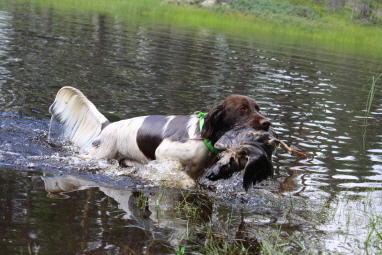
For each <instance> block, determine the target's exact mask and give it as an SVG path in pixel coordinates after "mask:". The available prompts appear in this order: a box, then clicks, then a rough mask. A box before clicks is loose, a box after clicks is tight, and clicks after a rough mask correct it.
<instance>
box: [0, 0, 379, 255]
mask: <svg viewBox="0 0 382 255" xmlns="http://www.w3.org/2000/svg"><path fill="white" fill-rule="evenodd" d="M0 10H1V11H0V60H1V65H0V122H1V123H0V189H1V193H0V200H1V208H0V215H1V217H0V226H1V229H2V231H1V234H0V237H1V238H0V250H1V253H2V254H14V253H23V252H28V251H29V250H31V251H34V252H39V253H40V254H49V253H50V254H52V253H54V254H59V253H61V254H74V253H84V254H90V253H91V254H94V253H95V252H99V253H106V254H108V253H110V254H141V253H148V254H164V253H170V254H171V253H176V252H177V251H178V250H179V247H182V246H184V247H186V248H187V249H191V248H190V247H194V246H193V245H191V244H189V243H187V242H185V241H184V240H185V239H187V238H186V237H185V233H187V229H188V228H189V227H190V224H191V225H192V224H194V225H195V226H197V225H198V224H201V222H211V224H212V225H213V227H212V228H213V232H214V233H223V234H222V235H224V238H226V239H227V240H235V239H240V240H245V242H244V244H245V246H246V247H251V248H250V249H251V250H252V251H253V252H255V251H256V250H257V248H258V245H259V243H261V239H260V238H259V231H260V232H261V231H263V232H269V231H270V230H277V229H280V227H281V230H282V231H281V232H280V235H281V237H283V238H287V237H298V238H299V240H300V239H301V240H303V241H304V245H305V246H304V247H301V246H299V245H292V244H289V246H288V247H289V248H288V249H289V250H288V252H291V253H299V252H307V251H321V252H325V251H330V252H343V253H352V252H354V251H358V252H359V253H362V251H363V250H364V249H365V247H364V246H363V245H364V244H363V242H362V241H359V240H363V239H362V238H365V237H366V236H367V235H368V234H369V232H367V231H368V230H367V229H366V230H364V231H360V230H359V229H361V228H362V227H365V226H366V225H367V224H369V223H368V222H361V223H359V222H357V224H355V225H354V226H353V225H351V226H349V225H347V223H346V222H347V218H346V215H352V216H354V217H355V218H357V217H358V218H362V217H363V216H364V214H365V212H369V211H373V213H374V215H376V217H379V215H381V211H382V208H381V207H380V203H379V202H378V201H379V200H380V192H381V188H382V182H381V180H382V149H381V144H382V142H381V141H382V139H381V138H382V132H381V128H380V126H381V122H382V117H381V114H382V102H381V89H380V87H378V89H377V92H376V96H375V99H374V102H373V107H372V112H371V115H370V117H369V118H368V122H367V126H366V128H365V110H364V109H365V107H366V106H365V105H366V101H367V96H368V92H369V89H370V86H371V80H370V79H371V76H372V75H373V74H375V72H378V71H379V72H381V65H380V58H379V57H378V56H381V55H382V54H381V52H382V50H381V52H379V51H378V49H376V54H375V55H374V56H366V55H360V54H358V53H356V52H354V53H352V52H349V51H346V52H345V51H341V50H338V49H336V50H334V49H328V48H320V47H311V46H309V43H308V42H296V43H293V44H290V43H286V42H284V41H283V40H274V39H275V38H278V37H274V38H271V37H270V38H264V37H258V36H256V34H254V35H250V36H249V35H243V36H242V37H237V36H232V35H229V34H224V33H221V32H220V33H217V32H214V31H211V30H208V29H206V28H201V27H193V28H184V27H179V26H177V25H175V24H161V23H160V22H158V23H156V24H153V23H146V22H144V21H142V20H140V21H137V20H130V19H127V18H121V17H114V16H111V15H105V14H100V13H95V12H84V11H79V10H75V9H71V10H57V9H54V8H48V7H42V6H39V5H37V4H33V3H24V4H17V3H4V2H1V5H0ZM279 39H280V38H279ZM285 41H290V40H285ZM67 85H70V86H73V87H76V88H78V89H80V90H81V91H83V92H84V94H85V95H87V96H88V98H89V99H90V100H91V101H92V102H94V104H95V105H96V106H97V107H98V109H99V110H100V111H101V112H102V113H103V114H104V115H105V116H106V117H107V118H109V119H110V120H112V121H115V120H120V119H124V118H129V117H134V116H140V115H147V114H190V113H193V112H195V111H208V110H209V109H210V108H211V107H213V106H214V105H216V104H217V103H219V102H220V101H222V100H223V99H224V98H225V97H227V96H228V95H230V94H244V95H248V96H250V97H252V98H254V99H255V100H256V101H257V102H258V103H259V105H260V107H261V110H262V113H263V115H265V116H267V117H268V118H269V119H270V120H271V121H272V125H273V127H274V129H275V130H276V131H277V133H278V134H279V136H280V137H281V138H282V139H283V140H285V141H287V142H288V144H289V145H291V146H292V147H293V148H294V149H297V150H301V151H304V152H305V153H306V154H308V155H309V157H308V158H307V159H301V158H298V157H295V156H293V155H290V154H288V153H287V152H284V151H283V150H282V149H279V150H277V151H276V153H275V155H274V157H273V164H274V166H275V177H274V178H273V179H272V180H269V181H266V182H263V183H261V184H260V185H258V186H256V187H254V188H252V189H250V191H249V193H248V194H244V193H243V189H242V187H241V183H240V176H236V177H235V178H233V179H232V180H228V181H221V182H218V183H217V184H211V183H208V185H207V186H208V187H209V188H203V187H200V189H199V190H193V191H182V190H176V189H171V188H164V187H163V186H161V185H157V184H155V183H150V182H146V181H143V180H139V179H136V178H131V177H129V176H124V175H115V174H110V172H113V173H115V172H118V171H119V169H118V166H116V165H115V164H112V163H110V162H103V161H84V160H81V159H80V158H78V157H76V156H75V153H74V152H72V151H70V150H68V149H67V148H62V147H55V146H54V145H53V144H51V143H50V142H49V141H47V139H46V136H47V131H48V124H49V118H50V116H49V112H48V108H49V105H50V104H51V103H52V102H53V100H54V96H55V94H56V92H57V91H58V90H59V89H60V88H61V87H63V86H67ZM73 155H74V156H73ZM111 170H113V171H111ZM108 173H109V174H108ZM201 182H202V183H203V182H204V180H201ZM45 188H47V190H49V191H52V190H54V191H55V192H51V193H49V192H47V191H46V190H45ZM371 188H372V190H373V191H370V189H371ZM360 197H361V198H364V197H369V198H370V197H371V198H372V201H373V203H372V205H370V208H369V207H368V208H358V206H359V204H358V203H357V201H359V198H360ZM185 201H186V202H187V203H186V204H187V206H188V207H190V208H195V210H196V211H197V213H196V214H197V216H198V217H196V218H197V219H196V220H194V221H190V215H189V214H188V213H187V212H189V211H188V210H186V209H185V207H186V206H185ZM344 201H347V202H346V203H345V202H344ZM349 201H350V202H349ZM344 203H345V204H351V205H352V206H350V209H346V208H347V207H346V206H345V204H344ZM338 208H340V209H338ZM352 208H353V209H352ZM333 210H334V212H333ZM194 216H195V215H194ZM346 226H347V228H348V229H347V231H343V229H344V228H346ZM203 233H204V232H203V231H202V230H200V235H202V234H203ZM344 233H346V234H344ZM200 238H201V239H203V238H202V237H200ZM217 238H218V235H216V236H215V239H217ZM263 239H264V238H263ZM357 240H358V241H357Z"/></svg>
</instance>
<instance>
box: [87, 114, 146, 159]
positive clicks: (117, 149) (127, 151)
mask: <svg viewBox="0 0 382 255" xmlns="http://www.w3.org/2000/svg"><path fill="white" fill-rule="evenodd" d="M145 118H147V116H143V117H136V118H132V119H127V120H121V121H117V122H114V123H111V124H110V125H108V126H107V127H106V128H105V129H104V130H103V131H102V133H101V134H100V135H99V136H98V137H97V138H96V139H95V141H97V140H100V142H101V143H100V146H98V147H94V146H92V148H90V150H89V155H90V156H91V157H95V158H106V159H113V158H114V159H118V160H120V159H123V158H126V159H132V160H135V161H138V162H140V163H144V164H145V163H148V162H149V159H148V158H147V157H146V156H145V155H144V154H143V153H142V152H141V151H140V150H139V148H138V145H137V143H136V140H137V133H138V130H139V128H140V127H141V126H142V123H143V121H144V120H145Z"/></svg>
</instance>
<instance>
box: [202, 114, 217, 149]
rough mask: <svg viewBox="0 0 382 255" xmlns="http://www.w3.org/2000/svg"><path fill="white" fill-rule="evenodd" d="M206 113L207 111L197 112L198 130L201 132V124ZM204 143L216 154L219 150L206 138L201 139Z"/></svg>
mask: <svg viewBox="0 0 382 255" xmlns="http://www.w3.org/2000/svg"><path fill="white" fill-rule="evenodd" d="M205 115H207V113H205V112H200V113H199V114H198V117H199V129H200V132H202V129H203V125H204V118H203V117H204V116H205ZM203 142H204V144H205V145H206V146H207V147H208V149H210V151H212V152H214V153H216V154H218V153H220V152H221V151H219V150H218V149H216V148H215V147H214V146H213V145H212V144H211V143H210V142H209V141H208V139H204V140H203Z"/></svg>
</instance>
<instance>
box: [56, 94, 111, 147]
mask: <svg viewBox="0 0 382 255" xmlns="http://www.w3.org/2000/svg"><path fill="white" fill-rule="evenodd" d="M49 112H50V113H51V114H52V118H51V125H50V128H49V138H51V139H61V140H65V139H68V140H70V141H71V142H73V143H74V144H75V145H76V146H78V147H79V148H80V149H81V152H85V151H87V150H88V149H89V147H90V145H91V142H92V141H93V140H94V138H96V137H97V136H98V135H99V134H100V133H101V128H102V123H104V122H106V121H107V119H106V118H105V116H103V115H102V114H101V113H100V112H99V111H98V110H97V109H96V107H95V106H94V104H93V103H92V102H90V101H89V100H88V99H87V98H86V97H85V96H84V94H82V92H81V91H79V90H78V89H75V88H73V87H63V88H62V89H60V90H59V91H58V93H57V95H56V99H55V101H54V102H53V104H52V105H51V106H50V108H49ZM61 125H62V126H63V127H62V128H61Z"/></svg>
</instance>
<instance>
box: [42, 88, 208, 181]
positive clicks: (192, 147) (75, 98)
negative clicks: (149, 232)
mask: <svg viewBox="0 0 382 255" xmlns="http://www.w3.org/2000/svg"><path fill="white" fill-rule="evenodd" d="M49 111H50V113H51V114H52V119H51V126H50V130H49V137H50V138H52V139H57V138H59V139H68V140H70V141H71V142H73V143H74V144H75V145H77V146H78V147H79V148H80V151H81V152H82V153H83V152H88V153H89V156H90V157H93V158H105V159H117V160H122V159H123V160H126V162H128V161H129V160H132V161H135V162H139V163H143V164H146V163H148V162H149V161H150V159H149V158H147V157H146V156H145V155H144V153H143V152H142V151H141V150H140V149H139V147H138V144H137V134H138V131H139V129H140V128H141V127H142V124H143V122H144V120H145V119H146V118H147V117H148V116H142V117H136V118H131V119H127V120H121V121H118V122H114V123H111V124H109V125H107V126H106V127H104V129H102V124H103V123H105V122H108V120H107V119H106V118H105V116H103V115H102V114H101V113H100V112H99V111H98V110H97V109H96V107H95V106H94V104H93V103H91V102H90V101H89V100H88V99H87V98H86V97H85V96H84V95H83V94H82V92H80V91H79V90H77V89H75V88H72V87H64V88H62V89H61V90H60V91H59V92H58V93H57V96H56V99H55V101H54V103H53V104H52V106H51V107H50V109H49ZM175 117H176V116H168V117H166V120H167V123H166V124H165V125H164V127H163V130H162V132H163V134H165V133H166V129H167V128H168V127H169V125H170V122H171V120H172V119H174V118H175ZM184 125H186V127H187V130H188V136H189V139H188V140H187V141H186V142H180V141H173V140H171V139H169V138H165V139H164V140H163V141H162V143H161V144H160V145H159V146H158V148H157V149H156V151H155V157H156V160H157V161H158V162H166V161H176V162H179V163H181V164H182V165H183V166H184V167H185V170H186V172H187V174H188V175H189V176H191V177H192V178H197V177H198V176H200V175H201V174H202V173H203V170H204V168H206V167H207V166H208V164H209V163H211V161H212V160H213V159H214V157H215V155H213V154H211V152H209V150H208V148H207V146H206V145H205V144H204V142H203V141H202V140H201V139H200V133H199V132H197V129H198V126H199V117H197V116H196V115H192V116H190V119H189V121H188V123H184ZM163 136H164V135H163Z"/></svg>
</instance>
